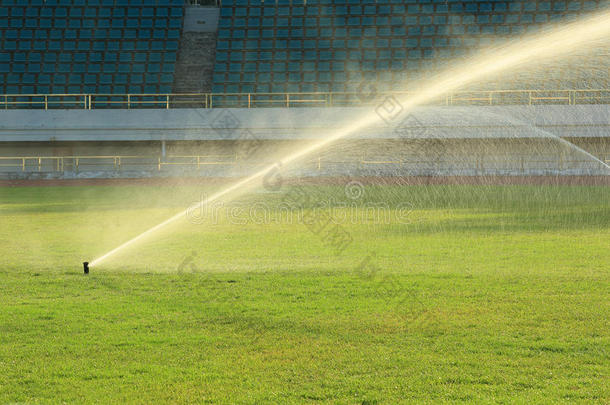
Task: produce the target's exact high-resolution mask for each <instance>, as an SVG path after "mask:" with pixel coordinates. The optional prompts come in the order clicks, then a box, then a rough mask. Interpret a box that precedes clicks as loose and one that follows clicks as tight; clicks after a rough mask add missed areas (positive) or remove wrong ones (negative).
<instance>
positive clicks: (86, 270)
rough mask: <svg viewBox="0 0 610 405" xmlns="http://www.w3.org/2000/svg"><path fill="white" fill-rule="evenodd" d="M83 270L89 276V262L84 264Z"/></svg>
mask: <svg viewBox="0 0 610 405" xmlns="http://www.w3.org/2000/svg"><path fill="white" fill-rule="evenodd" d="M83 268H84V270H85V274H89V262H83Z"/></svg>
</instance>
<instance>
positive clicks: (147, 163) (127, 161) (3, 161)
mask: <svg viewBox="0 0 610 405" xmlns="http://www.w3.org/2000/svg"><path fill="white" fill-rule="evenodd" d="M599 159H600V161H602V162H604V163H606V164H610V155H605V156H601V157H599ZM273 163H274V162H271V161H269V162H268V161H250V160H248V161H246V160H241V159H240V158H239V156H238V155H236V154H224V155H187V156H167V157H165V158H162V157H160V156H152V155H148V156H136V155H132V156H127V155H122V156H118V155H117V156H18V157H16V156H6V157H0V171H2V168H14V169H17V171H23V172H25V171H28V172H31V171H38V172H43V171H44V172H64V171H66V170H68V171H76V172H78V171H81V170H87V169H92V170H117V171H120V170H122V169H124V168H125V167H129V168H131V169H134V168H148V169H152V170H157V171H161V170H162V169H163V168H164V167H169V166H184V167H190V168H192V169H200V168H201V167H203V166H210V165H216V166H219V165H221V166H232V165H270V164H273ZM354 163H356V164H358V165H360V166H393V167H403V168H408V167H418V165H426V164H431V163H433V164H442V163H454V164H456V163H463V164H469V165H471V166H472V167H473V168H474V169H476V170H484V169H485V168H494V166H495V165H497V164H504V165H510V167H512V168H514V169H515V168H516V169H517V170H518V169H519V168H520V170H521V171H524V170H525V168H526V167H528V166H531V165H532V164H534V165H535V164H552V165H553V166H554V167H557V168H567V167H569V166H571V165H579V164H583V163H595V161H594V160H593V159H566V158H565V157H562V156H557V158H556V159H536V158H533V157H530V156H515V157H507V158H506V159H499V160H498V159H486V158H485V157H484V156H472V157H470V159H464V160H463V161H460V160H456V159H453V160H447V161H444V162H440V161H432V160H426V159H421V158H419V159H405V158H396V157H388V158H378V159H367V158H366V157H362V158H360V159H355V160H351V161H349V160H347V161H336V160H323V159H322V158H321V157H314V158H312V159H311V160H310V161H309V164H310V165H311V167H314V168H316V169H317V170H322V169H323V168H325V167H328V166H336V165H340V164H349V165H353V164H354ZM327 165H328V166H327Z"/></svg>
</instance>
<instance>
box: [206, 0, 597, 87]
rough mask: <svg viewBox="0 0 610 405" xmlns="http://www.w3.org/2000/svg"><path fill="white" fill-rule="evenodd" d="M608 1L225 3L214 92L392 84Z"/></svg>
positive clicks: (274, 0) (247, 0)
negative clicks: (364, 81)
mask: <svg viewBox="0 0 610 405" xmlns="http://www.w3.org/2000/svg"><path fill="white" fill-rule="evenodd" d="M607 3H608V2H607V1H605V0H601V1H593V0H584V1H575V0H567V1H563V0H561V1H559V0H548V1H546V0H545V1H537V0H523V1H520V0H515V1H501V0H500V1H498V0H484V1H478V0H468V1H455V0H422V1H417V0H272V1H263V0H223V1H222V6H221V10H220V16H221V17H220V23H219V31H218V46H217V51H216V64H215V68H214V77H213V91H214V92H229V93H233V92H312V91H324V92H326V91H336V92H337V91H339V92H340V91H355V90H357V88H358V87H359V86H360V85H361V83H362V81H363V80H367V82H374V83H376V87H377V88H378V89H379V90H390V89H393V87H394V85H395V83H396V82H398V81H400V82H402V81H404V80H405V79H410V78H411V79H421V78H425V77H427V76H429V75H431V74H434V73H436V72H438V71H439V70H440V69H443V68H444V67H445V66H447V64H448V63H449V62H450V61H452V60H453V59H454V58H456V57H462V56H465V55H468V53H469V52H472V51H473V50H475V49H476V48H478V47H481V46H485V45H492V44H494V43H496V42H497V41H501V40H504V39H506V38H508V37H510V38H518V37H519V36H522V35H525V34H527V33H529V32H532V31H535V30H537V29H538V28H539V27H540V26H541V25H542V24H546V23H548V22H550V21H571V20H573V19H575V18H577V17H578V16H579V15H580V14H582V13H585V12H590V11H593V10H596V9H600V8H602V7H605V5H604V4H606V5H607ZM414 81H415V80H414ZM543 85H544V84H543ZM507 86H508V87H511V86H510V83H508V84H507ZM549 86H552V85H551V84H549ZM512 87H518V85H517V84H515V85H514V86H512Z"/></svg>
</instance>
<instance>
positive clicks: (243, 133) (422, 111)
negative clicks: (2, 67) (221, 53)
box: [0, 105, 610, 143]
mask: <svg viewBox="0 0 610 405" xmlns="http://www.w3.org/2000/svg"><path fill="white" fill-rule="evenodd" d="M378 114H379V115H378ZM379 116H381V117H382V118H379ZM366 117H369V118H370V120H368V121H366V122H365V125H358V122H359V120H362V119H365V118H366ZM345 128H353V131H350V137H351V138H355V139H420V138H421V139H428V138H437V139H469V138H541V137H542V138H544V137H552V136H560V137H574V138H578V137H584V138H593V137H602V138H606V137H609V136H610V105H576V106H567V105H544V106H542V105H539V106H486V107H480V106H468V107H453V106H452V107H420V108H416V109H414V110H413V111H411V112H410V113H408V114H407V113H398V114H395V113H392V114H389V113H387V111H386V110H385V109H381V110H380V109H377V110H375V109H374V108H372V107H346V108H341V107H334V108H289V109H288V108H253V109H247V108H239V109H189V108H184V109H171V110H165V109H161V110H157V109H150V110H147V109H140V110H138V109H135V110H110V109H104V110H49V111H42V110H4V111H2V110H0V143H1V142H41V141H43V142H44V141H152V140H157V141H160V140H208V141H209V140H247V139H254V140H294V139H323V138H325V137H328V136H330V135H331V134H333V133H336V131H340V130H344V129H345Z"/></svg>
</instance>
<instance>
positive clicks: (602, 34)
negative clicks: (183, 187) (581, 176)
mask: <svg viewBox="0 0 610 405" xmlns="http://www.w3.org/2000/svg"><path fill="white" fill-rule="evenodd" d="M609 35H610V12H604V13H599V14H597V15H594V16H590V17H588V18H585V19H582V20H580V21H577V22H574V23H570V24H565V25H562V26H558V27H553V28H552V29H549V30H547V31H545V32H541V33H537V34H535V35H532V36H529V37H526V38H525V39H521V40H518V41H509V42H507V43H506V44H505V45H503V46H499V47H494V48H493V49H489V50H485V51H482V52H481V53H480V54H479V55H478V56H476V57H474V58H472V59H470V60H467V61H461V62H459V64H457V65H456V66H453V67H451V68H449V69H447V70H446V71H444V72H443V73H441V74H439V75H437V76H436V77H434V78H433V79H431V80H428V81H426V82H424V83H421V84H419V85H418V86H417V89H416V90H415V91H414V92H411V94H410V95H409V96H408V97H404V98H398V100H399V102H400V105H401V106H402V110H401V114H402V115H403V116H404V115H406V114H408V113H409V111H411V110H412V109H413V108H414V107H416V106H419V105H422V104H426V103H427V102H429V101H430V100H433V99H435V98H437V97H439V95H442V94H445V93H448V92H452V91H456V90H459V89H461V88H463V87H464V86H466V85H470V84H473V83H478V82H482V81H486V80H491V79H493V78H494V77H495V76H496V75H498V74H500V73H502V72H505V71H507V70H511V69H527V67H528V66H531V65H534V64H537V63H540V62H541V61H544V60H545V59H548V58H552V57H560V56H562V55H565V54H569V53H570V52H572V51H574V50H576V49H581V48H585V47H587V46H588V44H590V43H594V42H595V41H597V40H600V39H604V38H607V37H608V36H609ZM381 120H382V118H381V117H380V116H379V115H378V114H377V112H376V111H375V110H374V109H371V111H370V112H369V113H367V114H364V115H362V116H359V117H354V121H353V123H352V124H351V125H347V126H345V127H343V128H340V129H339V130H337V131H335V132H334V133H330V134H328V136H327V137H325V138H323V139H322V140H319V141H316V142H314V143H311V144H308V145H306V146H303V147H301V148H300V149H298V150H294V151H292V152H291V153H289V154H287V156H284V157H280V158H278V159H275V161H276V163H274V164H271V165H268V166H267V167H265V168H263V169H261V170H259V171H256V172H255V173H253V174H251V175H250V176H247V177H245V178H243V179H241V180H239V181H237V182H235V183H234V184H232V185H230V186H228V187H226V188H223V189H221V190H220V191H218V192H216V193H214V194H211V195H210V196H208V197H206V198H205V199H204V200H202V201H201V202H199V203H198V205H199V206H203V205H208V204H211V203H213V202H215V201H218V200H221V199H223V200H229V199H232V198H235V197H237V196H238V195H243V194H245V193H247V192H248V191H250V190H252V189H254V188H255V187H259V186H261V184H262V180H263V179H264V178H265V177H268V176H272V175H274V173H277V172H280V171H282V170H286V169H287V168H289V167H290V166H291V165H294V164H295V163H297V162H301V161H302V160H303V158H305V157H307V156H308V155H310V154H312V153H313V152H316V151H319V150H323V149H325V148H327V147H328V146H329V145H331V144H332V143H334V142H336V141H338V140H341V139H344V138H346V137H348V136H350V135H351V134H353V133H354V132H356V131H357V130H361V129H363V128H367V127H368V126H370V125H373V124H375V123H377V122H379V121H381ZM533 132H538V130H536V131H533ZM540 133H541V134H542V136H543V137H554V138H555V139H556V140H557V142H560V143H562V144H563V145H565V146H567V147H569V148H573V149H574V150H575V151H577V152H578V153H581V154H583V155H586V156H587V158H588V159H591V160H592V161H595V162H597V163H598V164H599V165H600V167H601V168H603V169H604V170H605V173H606V174H607V173H609V172H610V171H609V169H610V167H608V165H607V164H606V163H604V162H603V161H601V160H599V159H598V158H596V157H595V156H593V155H592V154H590V153H589V152H587V151H586V150H583V149H582V148H579V147H576V146H575V145H573V144H572V143H570V142H568V141H566V140H563V139H561V138H559V137H556V136H554V135H553V134H551V133H549V132H540ZM192 208H193V207H190V208H189V209H192ZM187 213H188V209H187V210H183V211H181V212H178V213H177V214H175V215H173V216H172V217H170V218H168V219H167V220H165V221H163V222H161V223H159V224H157V225H155V226H153V227H151V228H150V229H148V230H147V231H145V232H143V233H141V234H139V235H137V236H136V237H134V238H132V239H130V240H128V241H126V242H125V243H123V244H121V245H119V246H118V247H116V248H114V249H112V250H110V251H109V252H107V253H105V254H103V255H101V256H100V257H98V258H96V259H95V260H93V261H91V263H90V266H91V267H94V266H98V265H100V264H101V263H103V262H105V261H106V260H108V259H109V258H111V257H113V256H115V255H117V254H118V253H120V252H122V251H125V250H126V249H128V248H129V247H133V246H134V245H136V244H137V243H139V242H142V241H143V240H145V239H146V238H148V237H150V236H152V235H153V234H155V233H157V232H158V231H160V230H161V229H163V228H166V227H168V226H169V225H171V224H174V223H177V222H178V220H180V219H183V218H184V217H185V215H187Z"/></svg>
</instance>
